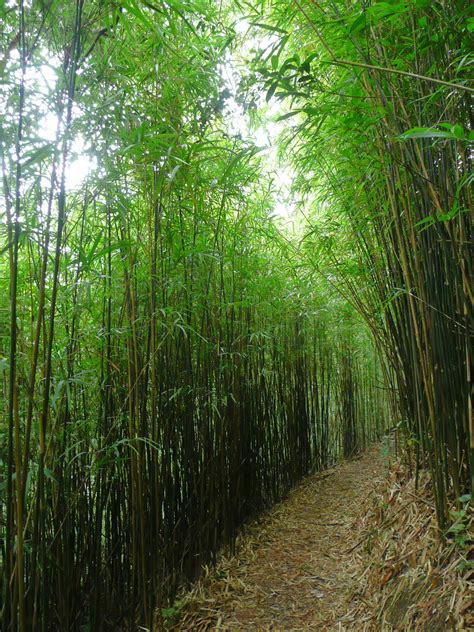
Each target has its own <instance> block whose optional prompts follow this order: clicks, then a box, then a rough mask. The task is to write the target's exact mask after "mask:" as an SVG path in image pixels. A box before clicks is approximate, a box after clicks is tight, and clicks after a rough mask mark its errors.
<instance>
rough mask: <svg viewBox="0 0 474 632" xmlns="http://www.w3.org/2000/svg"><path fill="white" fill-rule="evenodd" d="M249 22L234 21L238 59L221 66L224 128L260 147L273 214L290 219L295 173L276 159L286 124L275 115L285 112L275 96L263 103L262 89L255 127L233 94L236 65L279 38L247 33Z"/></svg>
mask: <svg viewBox="0 0 474 632" xmlns="http://www.w3.org/2000/svg"><path fill="white" fill-rule="evenodd" d="M251 28H252V27H251V25H250V24H249V22H248V21H247V20H245V19H242V20H239V21H238V22H237V23H236V24H235V30H236V32H237V34H238V35H241V36H242V46H241V48H240V49H239V53H238V56H239V59H237V58H236V57H232V56H231V55H230V54H228V55H227V57H226V59H225V61H224V63H223V64H222V66H221V76H222V79H223V81H224V83H225V85H226V87H227V89H228V90H229V92H230V94H231V96H230V97H229V98H228V99H227V101H226V108H225V116H224V120H225V122H226V126H227V130H228V132H229V133H230V134H240V135H241V136H242V138H244V139H248V140H250V141H252V142H253V143H255V145H257V147H259V148H261V149H262V151H261V153H260V155H263V157H264V169H265V171H266V172H267V174H269V175H270V176H272V177H273V180H274V184H275V200H276V201H275V206H274V209H273V215H274V216H276V217H278V218H281V219H282V220H283V221H285V222H286V221H288V222H289V221H290V220H292V219H293V217H294V215H295V213H296V207H297V205H296V203H295V201H294V200H293V199H292V195H291V186H292V182H293V179H294V173H293V170H292V169H291V167H289V166H285V167H283V166H282V165H281V164H280V161H279V159H278V142H277V141H278V137H279V135H280V134H281V132H282V131H283V129H284V126H285V123H284V122H283V121H278V120H277V119H278V117H279V116H281V115H282V114H285V113H286V111H287V110H286V109H285V108H284V105H283V104H282V102H281V101H278V100H277V99H272V100H270V103H268V104H267V103H266V102H265V92H264V91H263V90H262V92H261V95H260V98H259V101H260V102H259V103H258V104H257V107H258V108H259V109H260V110H261V111H263V112H264V121H263V123H262V124H261V125H259V126H258V127H253V126H252V125H251V121H250V117H249V116H248V114H247V113H246V112H245V111H244V109H243V107H242V106H241V105H240V104H239V103H238V102H237V100H236V95H237V91H238V87H239V82H240V81H241V78H242V74H241V72H240V70H239V65H245V61H244V60H245V57H246V56H252V55H253V52H252V51H256V50H259V49H260V50H261V49H267V48H269V47H270V46H272V45H273V44H275V43H276V42H277V41H278V37H277V36H276V35H273V34H267V35H264V36H262V34H261V33H260V34H259V36H258V37H256V36H248V35H247V34H248V32H249V31H250V29H251Z"/></svg>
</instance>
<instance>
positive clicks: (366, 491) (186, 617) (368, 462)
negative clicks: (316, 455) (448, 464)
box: [167, 445, 471, 632]
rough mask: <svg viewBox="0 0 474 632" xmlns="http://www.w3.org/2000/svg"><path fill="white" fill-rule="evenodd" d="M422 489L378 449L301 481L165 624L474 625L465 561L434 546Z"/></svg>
mask: <svg viewBox="0 0 474 632" xmlns="http://www.w3.org/2000/svg"><path fill="white" fill-rule="evenodd" d="M428 487H429V481H428V479H426V480H425V479H423V480H422V485H421V490H420V489H419V488H418V489H417V491H416V493H415V492H414V487H413V480H412V477H411V476H409V475H408V474H407V472H406V468H405V469H404V468H403V467H402V466H401V465H400V464H399V463H396V462H394V463H389V457H388V450H387V448H386V446H381V445H376V446H373V447H371V448H370V449H369V450H368V451H366V452H365V453H364V454H363V455H361V456H359V457H357V458H354V459H351V460H348V461H345V462H343V463H342V464H340V465H338V466H336V467H333V468H331V469H329V470H326V471H325V472H321V473H318V474H315V475H313V476H310V477H308V478H306V479H305V480H304V481H303V482H302V483H301V485H299V486H298V487H297V488H296V489H294V490H293V491H292V492H291V493H290V494H289V495H288V496H287V498H286V499H285V500H284V501H282V502H281V503H279V504H277V505H276V506H275V507H273V508H272V509H271V510H269V511H268V512H267V513H266V514H264V515H263V516H262V517H261V518H260V519H259V520H257V521H255V522H253V523H251V524H250V525H248V526H247V527H245V529H244V530H243V532H242V534H241V536H240V538H239V541H238V546H237V553H236V555H234V556H232V557H225V556H223V557H222V558H221V559H220V561H219V563H218V565H217V567H216V568H214V569H208V570H207V572H206V573H205V575H204V576H203V578H202V579H201V580H200V581H199V582H198V583H197V584H196V586H195V587H194V588H193V590H192V591H191V592H188V593H185V594H184V595H183V597H182V599H180V600H179V601H178V602H176V604H175V606H174V608H172V609H171V611H170V612H171V614H172V618H170V620H169V621H168V625H167V627H168V628H172V629H173V630H194V631H200V630H202V631H204V630H243V631H247V630H248V631H252V630H272V631H277V630H278V631H283V630H285V631H286V630H318V631H326V630H327V631H329V630H340V631H346V630H347V631H349V630H350V631H352V630H360V631H363V630H365V631H375V630H377V631H380V630H426V632H428V631H429V632H437V631H439V632H444V631H447V630H461V629H471V628H470V627H469V628H466V627H463V623H462V622H463V620H464V619H463V615H462V612H467V611H468V610H469V603H467V601H466V599H467V597H466V595H468V594H469V591H468V582H467V581H466V579H465V578H463V577H461V575H460V574H459V573H458V571H457V568H458V566H459V561H460V559H463V557H462V553H461V554H460V552H459V550H458V549H457V548H456V547H454V546H451V547H448V549H446V547H442V546H441V545H440V542H439V538H438V537H436V533H435V529H436V527H435V516H434V510H433V507H432V504H431V501H430V499H429V490H428ZM423 494H425V496H426V497H425V498H423ZM412 496H414V497H412ZM420 499H421V500H420ZM167 612H168V611H167Z"/></svg>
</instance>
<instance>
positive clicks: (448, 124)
mask: <svg viewBox="0 0 474 632" xmlns="http://www.w3.org/2000/svg"><path fill="white" fill-rule="evenodd" d="M0 19H1V29H0V42H1V50H0V77H1V82H0V99H1V103H2V108H1V123H2V126H1V136H0V162H1V170H2V196H1V198H0V290H1V291H0V376H1V387H0V406H1V410H2V413H3V414H2V416H1V420H0V472H1V480H2V483H1V484H2V491H3V494H2V499H3V498H4V499H5V500H4V501H3V500H2V504H1V506H0V538H1V546H0V563H1V565H2V575H3V580H2V584H1V608H2V615H3V623H2V625H3V630H5V631H7V630H16V629H19V630H27V629H38V630H53V629H57V630H76V629H77V630H99V629H100V630H107V629H110V630H112V629H118V626H120V625H124V624H127V625H129V626H130V629H132V627H131V626H133V625H134V623H136V622H137V621H138V622H139V623H141V624H143V625H146V626H149V627H150V626H152V621H153V617H154V614H153V613H154V612H155V610H156V609H157V608H160V607H161V606H163V605H165V604H167V603H169V601H170V600H172V599H173V598H174V596H175V595H176V592H177V591H178V589H179V588H180V587H182V586H183V585H184V584H185V583H186V582H190V581H193V580H194V579H196V578H197V577H198V575H199V573H200V570H201V568H202V566H203V564H206V563H208V562H212V561H214V560H215V558H216V554H217V553H218V551H219V550H220V549H221V548H222V547H223V546H227V545H228V546H230V547H232V546H233V544H234V542H235V538H236V534H237V530H238V528H239V526H240V525H242V524H243V523H244V522H245V521H247V520H249V519H250V518H252V517H254V516H256V515H258V514H259V513H260V512H261V511H262V510H263V509H264V508H266V507H268V506H270V505H271V504H273V503H274V502H276V501H277V500H279V499H281V498H282V497H283V496H284V495H285V494H286V493H287V491H288V490H289V489H290V488H291V487H293V486H294V485H295V484H296V482H298V481H299V480H300V479H301V478H302V477H304V476H305V475H307V474H308V473H310V472H313V471H316V470H319V469H323V468H325V467H327V466H329V465H330V464H333V463H335V462H336V461H338V459H340V458H341V457H343V456H351V455H353V454H354V453H356V452H358V451H360V450H362V449H363V448H364V447H365V446H367V445H368V443H370V442H371V441H373V440H375V439H377V438H379V437H380V436H381V435H382V433H383V432H384V431H386V430H388V429H393V428H396V429H397V433H398V435H399V436H400V437H401V438H403V440H404V444H405V449H406V450H407V451H408V453H409V454H410V455H411V458H412V459H413V463H414V467H416V468H417V470H418V468H421V467H427V468H429V470H430V473H431V476H432V482H433V486H434V490H435V498H436V510H437V515H438V520H439V524H440V527H441V528H442V529H443V528H445V527H446V524H447V521H448V520H449V514H448V499H449V498H451V497H454V498H459V497H461V496H462V495H463V494H466V493H467V492H468V491H469V486H470V482H469V481H470V478H469V471H471V473H472V471H473V470H474V464H473V461H472V459H473V443H472V442H473V438H474V431H473V426H472V404H471V401H470V399H469V398H470V382H471V374H470V361H469V360H470V357H469V354H470V347H469V332H470V327H471V325H472V322H471V319H472V289H471V286H470V274H471V272H472V269H471V268H472V261H471V259H470V256H469V246H470V245H471V242H472V235H471V220H470V216H469V212H470V210H472V186H471V185H472V172H471V171H470V169H471V161H472V153H471V150H470V143H472V132H470V129H471V127H472V107H471V99H472V93H473V92H474V87H473V83H472V75H471V68H472V61H473V60H472V52H471V47H470V32H471V31H472V29H473V21H472V20H473V19H472V17H469V7H468V3H467V2H465V1H463V0H454V1H453V0H450V1H449V2H445V1H444V0H436V1H434V2H433V1H431V0H430V1H428V0H389V1H384V2H382V1H378V0H373V1H367V2H366V1H361V2H346V1H343V0H321V1H319V0H318V1H316V0H295V1H294V2H286V1H284V0H255V2H252V3H251V2H246V1H239V2H237V1H236V0H235V1H234V2H230V1H227V2H225V1H224V2H217V1H216V0H190V1H186V2H185V1H182V0H167V1H166V2H164V1H161V0H153V1H150V2H149V1H148V0H100V1H99V0H68V1H66V0H18V1H17V2H16V1H14V0H11V1H10V0H7V1H4V2H0ZM469 437H470V439H469ZM470 442H471V443H470ZM470 459H471V465H470V466H469V462H470ZM158 612H160V610H158Z"/></svg>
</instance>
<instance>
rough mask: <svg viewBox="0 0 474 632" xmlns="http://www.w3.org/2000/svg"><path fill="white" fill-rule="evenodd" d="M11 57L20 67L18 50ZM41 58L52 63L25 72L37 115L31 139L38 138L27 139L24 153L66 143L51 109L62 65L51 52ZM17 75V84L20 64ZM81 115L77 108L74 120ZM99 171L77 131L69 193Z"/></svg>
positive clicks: (68, 171)
mask: <svg viewBox="0 0 474 632" xmlns="http://www.w3.org/2000/svg"><path fill="white" fill-rule="evenodd" d="M10 57H11V61H12V62H13V63H15V65H17V64H18V62H19V52H18V50H14V51H12V53H11V56H10ZM41 58H42V59H43V60H46V59H47V60H48V61H47V62H43V63H40V64H37V65H34V66H28V67H27V68H26V72H25V87H26V90H27V93H28V98H29V100H30V103H31V105H32V106H33V108H34V110H35V113H36V116H35V122H34V123H33V125H32V129H31V136H33V135H34V139H33V138H32V139H28V138H26V139H25V145H24V147H23V153H27V152H29V151H31V150H33V149H38V148H40V147H41V146H45V145H47V144H48V143H53V144H54V143H58V144H59V143H62V133H63V131H64V129H63V125H62V126H61V128H60V129H59V134H58V122H59V119H58V115H57V114H56V112H55V111H54V110H53V109H52V108H51V103H52V101H53V98H52V97H53V95H54V93H55V91H56V90H57V84H58V73H59V72H60V67H61V62H60V60H59V59H58V58H57V57H54V56H51V55H50V53H49V51H47V50H43V51H42V52H41ZM13 76H14V77H15V79H16V81H17V82H19V81H20V80H21V69H20V68H19V65H18V66H17V67H16V69H15V70H14V72H13ZM81 114H82V113H81V111H80V109H79V108H78V107H77V106H75V105H74V106H73V111H72V119H73V121H74V120H75V119H77V118H79V117H80V116H81ZM96 169H97V160H96V158H95V156H94V155H93V153H92V148H91V147H90V146H89V145H88V144H87V142H86V141H85V139H84V137H83V135H82V134H81V133H79V132H75V133H74V136H73V139H72V142H71V145H70V147H69V158H68V160H67V164H66V169H65V180H66V189H67V191H74V190H77V189H79V188H80V187H81V185H82V184H83V183H84V181H85V180H86V179H87V178H88V176H90V175H91V174H92V173H93V172H94V171H95V170H96Z"/></svg>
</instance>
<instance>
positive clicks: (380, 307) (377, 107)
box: [250, 0, 474, 528]
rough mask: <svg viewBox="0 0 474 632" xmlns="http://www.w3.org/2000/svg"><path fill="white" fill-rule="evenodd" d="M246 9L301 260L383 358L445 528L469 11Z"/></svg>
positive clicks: (456, 387) (438, 7)
mask: <svg viewBox="0 0 474 632" xmlns="http://www.w3.org/2000/svg"><path fill="white" fill-rule="evenodd" d="M254 10H255V13H252V16H251V18H250V19H251V20H252V21H253V22H259V21H260V22H261V21H262V20H263V19H264V18H267V23H266V24H265V28H266V30H267V31H268V30H270V31H273V34H274V37H273V42H272V44H271V45H270V46H268V47H267V49H266V50H265V51H263V52H261V54H260V56H259V58H258V59H257V60H256V62H255V64H254V73H255V77H258V78H259V79H260V81H262V80H263V81H264V82H265V86H266V89H267V99H269V100H270V99H281V100H283V101H285V102H286V104H287V108H288V109H287V112H286V113H285V114H284V115H283V117H284V118H285V119H287V120H288V123H290V125H289V129H288V131H287V133H286V147H287V155H289V156H290V157H293V158H294V160H293V162H294V166H295V169H296V170H297V171H298V174H299V176H298V182H297V184H296V185H295V188H296V189H297V190H298V191H299V192H300V194H301V195H302V196H303V197H304V198H305V199H306V200H307V205H309V206H311V205H312V206H313V211H312V212H311V211H310V210H308V208H307V209H306V214H307V217H308V227H307V234H306V239H305V245H304V251H305V256H306V258H307V260H308V261H309V262H310V265H313V266H316V267H317V268H319V269H320V270H321V271H322V272H324V273H325V274H331V275H332V276H333V277H334V278H335V279H337V283H338V284H339V286H340V290H341V292H343V293H344V294H345V295H346V296H347V298H348V300H349V301H350V302H351V303H352V304H353V305H354V306H355V307H356V308H357V310H358V311H359V313H361V314H362V315H363V316H364V319H365V321H366V322H367V324H368V326H369V327H370V329H371V331H372V332H373V335H374V337H375V339H376V340H377V341H378V345H379V346H380V348H382V349H383V350H384V357H385V358H386V359H387V361H388V364H389V366H390V370H389V372H388V373H389V376H388V377H389V382H388V383H392V386H393V389H392V392H393V393H394V394H395V398H394V402H393V403H394V407H395V410H396V411H397V412H396V413H395V414H396V415H397V416H398V419H399V422H398V426H399V427H400V428H401V429H402V430H403V431H404V434H405V436H406V437H407V439H408V444H409V445H411V446H412V449H413V451H414V456H415V459H416V466H417V467H420V466H422V465H423V466H424V465H426V466H428V467H429V469H430V471H431V475H432V482H433V487H434V492H435V498H436V509H437V514H438V518H439V523H440V526H441V528H443V527H444V526H445V525H446V521H447V519H448V506H449V504H450V502H451V501H452V497H453V495H454V498H459V497H460V496H461V495H462V494H465V493H466V492H467V491H468V490H469V488H471V489H472V487H473V484H472V478H471V482H470V479H469V476H471V477H472V475H473V470H474V461H473V456H474V429H473V421H472V400H471V397H472V395H471V388H472V378H471V373H470V362H471V360H470V349H471V341H472V289H471V285H470V282H471V281H470V279H471V278H472V258H471V256H470V252H471V251H472V232H471V227H472V215H471V213H472V170H471V169H472V149H471V147H472V140H473V133H472V131H470V130H471V129H472V95H473V92H474V88H473V83H472V46H471V35H470V34H471V33H472V30H473V23H472V15H471V14H470V6H469V3H467V2H464V1H463V0H457V1H453V2H451V1H450V2H445V1H443V0H440V1H437V2H429V1H427V0H409V1H406V2H398V1H393V2H360V3H359V2H354V3H348V2H337V1H334V2H332V1H327V2H326V1H324V0H323V1H321V2H319V1H316V0H312V1H311V2H305V1H303V0H295V2H294V3H286V2H277V1H276V2H268V3H266V2H262V3H260V4H259V5H258V7H254ZM321 207H322V208H326V209H327V208H329V209H330V212H327V213H321ZM347 244H350V247H349V248H347ZM469 463H470V464H469ZM469 471H471V475H469Z"/></svg>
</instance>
